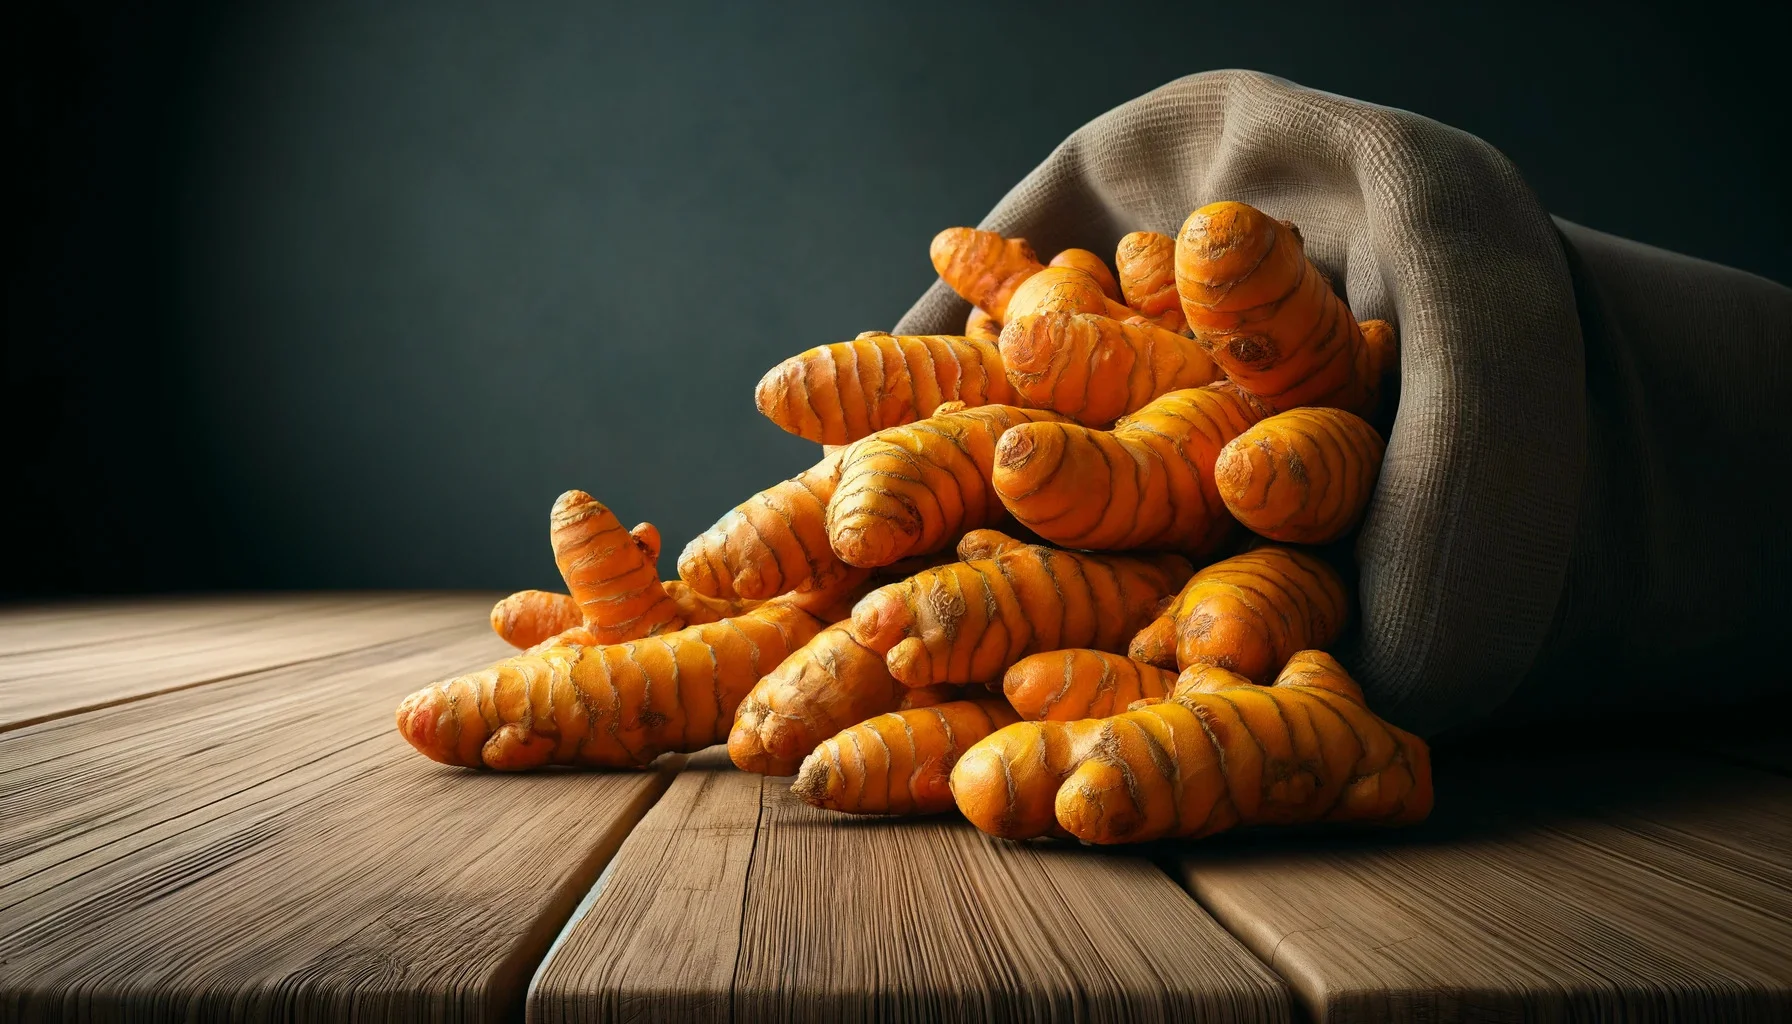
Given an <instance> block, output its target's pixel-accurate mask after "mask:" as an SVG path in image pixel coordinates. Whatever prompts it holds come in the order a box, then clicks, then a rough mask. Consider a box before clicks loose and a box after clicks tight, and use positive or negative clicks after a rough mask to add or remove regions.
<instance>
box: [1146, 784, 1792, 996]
mask: <svg viewBox="0 0 1792 1024" xmlns="http://www.w3.org/2000/svg"><path fill="white" fill-rule="evenodd" d="M1437 794H1438V810H1437V812H1436V813H1435V814H1434V816H1433V819H1432V820H1431V821H1430V822H1428V823H1426V824H1425V825H1422V826H1419V827H1417V828H1414V829H1410V830H1407V831H1405V832H1399V833H1395V832H1388V833H1362V834H1355V835H1350V836H1345V837H1335V836H1334V837H1328V836H1323V835H1313V834H1304V835H1295V834H1289V835H1283V836H1274V835H1268V834H1264V835H1258V836H1255V837H1241V838H1240V839H1236V840H1234V841H1231V842H1226V841H1215V842H1213V843H1210V844H1208V845H1206V846H1203V847H1199V848H1196V849H1194V850H1193V851H1189V852H1185V853H1183V855H1182V856H1181V857H1180V858H1179V859H1178V860H1177V861H1176V863H1177V864H1178V865H1179V868H1180V871H1181V873H1182V874H1183V876H1184V878H1185V879H1186V881H1187V883H1188V885H1189V887H1190V889H1191V891H1193V892H1194V893H1195V894H1196V895H1197V896H1198V897H1199V898H1200V899H1201V902H1202V903H1203V904H1204V905H1205V906H1206V907H1207V908H1208V909H1210V910H1211V911H1212V912H1213V913H1214V915H1215V916H1216V917H1218V918H1219V920H1220V921H1221V922H1223V923H1224V924H1225V925H1226V926H1227V927H1228V928H1229V929H1231V931H1232V932H1233V933H1234V934H1235V935H1237V936H1239V937H1240V938H1241V939H1242V940H1243V941H1244V942H1245V943H1246V944H1247V945H1248V946H1250V947H1251V949H1253V950H1255V951H1256V952H1257V953H1258V955H1259V956H1261V957H1262V958H1263V959H1264V960H1265V961H1266V962H1268V963H1269V964H1270V965H1271V966H1272V967H1274V968H1275V969H1276V970H1277V971H1278V972H1280V973H1281V974H1282V975H1283V976H1284V977H1285V978H1287V979H1288V982H1289V984H1290V985H1291V986H1292V987H1293V988H1294V990H1295V991H1296V993H1297V994H1298V995H1299V996H1300V998H1301V1001H1302V1002H1303V1003H1304V1004H1305V1006H1306V1008H1307V1009H1308V1011H1309V1012H1310V1013H1311V1014H1312V1015H1313V1017H1314V1018H1315V1019H1317V1020H1321V1021H1383V1020H1388V1021H1400V1020H1413V1021H1431V1020H1454V1019H1475V1020H1491V1019H1498V1020H1519V1019H1538V1020H1558V1019H1568V1018H1575V1019H1594V1018H1610V1019H1619V1018H1621V1019H1632V1020H1693V1019H1724V1020H1760V1021H1785V1020H1792V779H1787V778H1785V777H1783V776H1779V775H1774V774H1770V773H1767V772H1762V771H1755V770H1752V769H1748V768H1743V767H1738V766H1735V765H1731V764H1725V763H1722V762H1719V761H1717V760H1715V759H1711V758H1700V757H1691V756H1681V755H1677V754H1673V753H1660V752H1652V753H1635V752H1631V753H1624V752H1610V753H1606V754H1598V753H1589V754H1586V755H1583V756H1574V757H1558V756H1552V755H1549V754H1534V755H1521V756H1509V757H1503V758H1500V757H1491V756H1479V757H1476V758H1475V759H1474V760H1472V761H1470V762H1468V763H1465V764H1459V765H1454V766H1447V767H1446V768H1445V769H1444V770H1442V771H1440V773H1439V777H1438V786H1437Z"/></svg>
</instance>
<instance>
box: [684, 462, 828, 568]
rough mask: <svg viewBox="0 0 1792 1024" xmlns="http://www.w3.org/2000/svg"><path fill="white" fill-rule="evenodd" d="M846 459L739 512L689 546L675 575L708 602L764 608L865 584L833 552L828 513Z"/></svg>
mask: <svg viewBox="0 0 1792 1024" xmlns="http://www.w3.org/2000/svg"><path fill="white" fill-rule="evenodd" d="M843 452H844V449H842V450H841V451H837V452H834V453H833V454H831V455H828V456H826V457H825V458H823V459H822V460H821V461H820V462H818V463H816V464H815V465H814V466H812V467H810V468H809V469H807V470H804V471H803V472H802V473H800V474H798V475H797V476H795V477H794V478H792V479H790V480H786V481H784V482H783V483H781V484H776V485H774V486H772V487H768V488H766V489H765V490H763V491H760V492H759V493H758V494H755V495H753V496H752V497H751V498H748V499H747V500H746V501H743V502H741V503H740V504H739V505H737V506H735V507H734V509H733V510H732V511H730V512H729V513H728V514H727V515H725V516H723V517H722V518H721V519H719V520H717V522H716V524H715V525H714V526H712V527H710V528H709V529H708V530H705V531H704V532H703V533H701V534H698V535H697V537H696V538H694V539H693V540H692V541H691V542H690V543H689V544H687V545H685V549H684V552H683V553H682V554H680V555H679V556H678V575H679V576H680V577H681V578H682V579H683V580H684V581H685V582H686V583H688V584H690V586H691V589H693V590H695V591H696V592H697V593H699V594H702V595H704V596H706V597H719V598H730V597H742V598H751V599H759V600H763V599H765V598H770V597H776V596H777V595H779V594H785V593H789V592H791V591H793V590H805V591H809V590H821V589H826V588H830V587H835V586H838V585H842V584H844V585H847V586H850V585H851V584H852V583H854V582H856V581H857V579H862V578H863V576H862V574H860V573H859V570H856V569H854V568H853V567H852V566H849V565H846V564H845V563H843V562H841V561H840V559H839V558H837V557H836V556H835V555H834V549H833V548H831V547H829V546H828V531H827V507H828V502H829V501H830V500H831V499H832V498H833V497H834V489H835V487H836V486H837V485H838V484H839V482H840V460H841V458H842V457H843Z"/></svg>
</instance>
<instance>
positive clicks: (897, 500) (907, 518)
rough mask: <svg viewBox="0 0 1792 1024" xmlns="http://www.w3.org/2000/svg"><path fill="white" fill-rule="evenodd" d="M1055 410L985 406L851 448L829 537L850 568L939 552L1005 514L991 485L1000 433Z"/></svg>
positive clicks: (832, 507) (884, 433) (1045, 418)
mask: <svg viewBox="0 0 1792 1024" xmlns="http://www.w3.org/2000/svg"><path fill="white" fill-rule="evenodd" d="M1058 419H1060V417H1059V416H1058V415H1057V414H1055V413H1050V412H1045V411H1042V410H1033V409H1021V408H1017V407H1015V406H1011V405H982V406H978V407H976V408H973V409H965V410H963V411H961V412H954V413H948V414H945V415H941V416H933V417H930V418H928V419H925V420H921V421H920V422H918V423H910V424H908V425H906V426H901V427H892V428H890V429H888V430H881V431H878V432H877V433H876V434H875V435H873V436H871V437H868V438H866V439H864V440H863V441H860V442H859V443H857V444H855V445H853V446H852V447H851V448H850V449H848V450H847V453H846V455H845V458H844V461H843V462H842V463H841V466H840V483H839V486H838V487H836V488H835V490H834V495H833V498H832V500H831V501H829V503H828V514H827V530H828V541H829V543H830V544H831V545H832V547H833V551H834V554H835V555H837V556H839V558H840V559H841V561H843V562H845V563H846V564H848V565H857V566H880V565H888V564H890V563H891V562H894V561H896V560H898V559H901V558H906V557H909V556H910V555H918V554H926V553H928V552H931V551H937V550H939V549H940V548H942V547H944V546H945V545H946V544H947V543H949V542H950V540H951V538H952V537H954V536H956V535H957V534H959V533H961V532H963V531H965V530H967V529H977V528H979V527H983V526H988V525H990V524H992V523H995V522H998V521H1000V520H1002V519H1003V518H1005V517H1006V516H1007V512H1006V511H1005V510H1004V509H1003V508H1002V502H1001V499H1000V498H999V497H997V496H996V493H995V491H994V490H993V489H992V488H991V487H990V483H989V476H990V467H991V464H992V463H993V462H994V461H995V451H996V442H997V441H998V440H1000V438H1001V437H1002V432H1003V431H1005V430H1007V429H1009V428H1010V427H1013V426H1015V425H1016V424H1021V423H1039V422H1050V421H1057V420H1058Z"/></svg>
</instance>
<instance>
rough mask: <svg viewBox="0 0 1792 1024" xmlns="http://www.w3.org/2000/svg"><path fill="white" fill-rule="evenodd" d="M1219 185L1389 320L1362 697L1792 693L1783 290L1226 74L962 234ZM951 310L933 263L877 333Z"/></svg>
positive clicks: (1531, 699) (1791, 417) (1104, 215)
mask: <svg viewBox="0 0 1792 1024" xmlns="http://www.w3.org/2000/svg"><path fill="white" fill-rule="evenodd" d="M1614 170H1618V169H1614ZM1219 199H1237V200H1243V201H1245V202H1249V203H1251V204H1253V205H1256V206H1258V207H1261V208H1263V209H1264V210H1267V211H1269V212H1270V213H1272V214H1273V215H1275V216H1277V217H1283V218H1287V219H1290V220H1293V221H1294V222H1296V223H1297V224H1298V225H1299V226H1300V229H1301V233H1302V234H1303V235H1304V236H1305V238H1306V244H1307V252H1308V253H1309V254H1310V255H1311V256H1312V257H1313V258H1314V259H1315V261H1316V262H1317V263H1318V264H1319V265H1320V266H1321V267H1322V268H1323V269H1324V270H1325V271H1326V273H1327V274H1328V275H1329V276H1331V278H1332V280H1333V281H1334V282H1335V283H1336V284H1337V285H1338V286H1339V287H1340V288H1341V289H1342V290H1343V292H1344V295H1345V297H1346V298H1347V300H1348V301H1349V303H1350V306H1351V309H1352V310H1353V311H1354V312H1355V313H1356V315H1357V317H1358V318H1359V319H1367V318H1370V317H1381V318H1385V319H1387V320H1390V321H1392V322H1393V323H1394V324H1395V325H1396V327H1397V329H1398V332H1399V340H1400V346H1401V356H1402V358H1401V365H1400V402H1399V411H1398V414H1397V417H1396V419H1395V422H1394V425H1393V428H1392V432H1391V435H1390V436H1389V439H1388V440H1389V444H1388V451H1387V460H1386V463H1385V464H1384V466H1383V468H1382V472H1381V480H1380V483H1379V485H1378V486H1377V488H1376V492H1375V497H1374V500H1373V502H1372V504H1371V505H1370V508H1369V513H1368V517H1367V519H1366V521H1365V523H1364V526H1363V529H1362V533H1361V536H1360V539H1359V541H1358V561H1359V564H1360V566H1361V580H1360V584H1359V597H1360V600H1361V618H1360V625H1359V628H1360V636H1359V637H1356V638H1354V640H1353V643H1352V644H1351V650H1352V654H1351V659H1350V660H1351V661H1352V662H1353V664H1352V668H1353V669H1354V670H1355V671H1356V672H1357V673H1358V678H1359V679H1360V680H1361V682H1362V683H1363V685H1364V687H1365V689H1366V691H1367V692H1368V695H1369V698H1370V700H1371V702H1372V704H1373V706H1374V707H1376V708H1377V709H1379V710H1381V711H1382V712H1383V713H1384V714H1386V715H1387V716H1388V717H1390V718H1391V719H1393V720H1394V721H1396V722H1399V723H1400V724H1402V725H1405V726H1407V727H1408V728H1412V729H1415V730H1417V731H1419V732H1421V733H1425V734H1430V735H1436V734H1438V733H1440V732H1445V731H1450V730H1456V729H1459V728H1462V727H1467V726H1472V725H1475V724H1477V723H1483V722H1486V721H1487V720H1488V719H1489V717H1490V716H1492V715H1494V713H1495V712H1496V711H1498V710H1501V709H1503V711H1502V714H1510V713H1512V711H1513V709H1515V708H1523V709H1526V710H1527V711H1528V712H1529V713H1532V714H1549V715H1564V714H1569V713H1573V712H1576V711H1586V710H1589V709H1593V708H1595V707H1597V706H1600V705H1602V704H1604V703H1607V702H1610V701H1614V700H1615V701H1619V702H1638V701H1646V700H1652V699H1659V698H1665V697H1669V696H1673V697H1676V698H1682V699H1684V698H1689V697H1696V698H1697V699H1698V700H1700V701H1709V700H1723V699H1729V698H1735V697H1741V696H1743V695H1745V694H1747V693H1748V692H1749V691H1750V690H1751V689H1760V688H1763V687H1781V686H1784V685H1785V681H1786V678H1787V673H1786V671H1785V670H1784V669H1782V668H1781V667H1780V666H1779V665H1778V664H1777V663H1776V662H1775V661H1774V660H1773V659H1772V658H1771V656H1770V655H1769V656H1767V657H1763V656H1762V652H1765V651H1768V650H1769V649H1770V647H1771V646H1772V644H1773V641H1775V640H1777V639H1778V637H1779V636H1780V635H1782V634H1783V633H1784V632H1785V631H1786V629H1787V625H1788V616H1787V614H1786V613H1787V611H1788V606H1789V602H1788V601H1787V598H1786V596H1785V595H1786V589H1785V588H1786V585H1787V582H1788V580H1789V579H1792V556H1789V553H1792V530H1789V529H1788V527H1787V525H1786V523H1785V521H1784V516H1785V515H1786V511H1787V504H1786V501H1785V499H1786V498H1787V497H1788V493H1789V488H1788V484H1787V478H1788V476H1789V475H1792V454H1789V453H1792V374H1789V372H1788V364H1789V362H1792V291H1788V290H1787V289H1786V288H1784V287H1782V286H1780V285H1778V284H1775V283H1773V282H1770V281H1766V280H1763V279H1761V278H1758V277H1755V276H1753V275H1750V274H1746V273H1743V272H1741V271H1737V270H1732V269H1729V268H1726V267H1721V266H1717V265H1715V264H1711V263H1706V262H1703V261H1700V260H1695V259H1691V258H1688V257H1684V256H1678V255H1675V254H1673V253H1669V252H1664V251H1662V250H1659V249H1654V248H1650V247H1649V246H1645V245H1640V244H1637V243H1635V242H1629V241H1625V240H1623V239H1620V238H1614V237H1611V236H1609V235H1604V234H1601V233H1599V232H1597V231H1592V230H1589V229H1587V228H1583V227H1579V226H1577V225H1574V224H1571V223H1568V222H1566V221H1561V220H1555V221H1553V222H1552V220H1551V218H1550V216H1549V215H1548V214H1547V213H1545V212H1544V210H1543V208H1542V207H1541V206H1540V205H1539V204H1538V201H1537V197H1536V196H1535V195H1533V194H1532V193H1531V190H1530V189H1529V187H1527V186H1526V184H1525V182H1524V179H1523V178H1522V177H1520V176H1519V174H1518V171H1517V170H1516V169H1515V168H1514V167H1513V166H1512V164H1511V163H1510V162H1508V161H1507V160H1506V158H1505V157H1504V156H1502V155H1501V154H1500V153H1499V152H1498V151H1497V150H1495V149H1494V148H1493V147H1492V146H1489V145H1488V144H1486V143H1485V142H1482V141H1481V140H1480V139H1477V138H1475V137H1474V136H1471V135H1468V134H1466V133H1463V132H1460V131H1457V130H1455V129H1452V128H1448V127H1445V126H1444V125H1441V124H1438V123H1436V122H1434V121H1430V120H1427V119H1425V118H1423V117H1419V116H1417V115H1414V114H1410V113H1407V112H1405V111H1401V110H1393V109H1389V108H1386V107H1378V106H1374V105H1371V104H1367V103H1360V102H1357V101H1355V100H1350V99H1345V98H1343V97H1340V96H1333V95H1330V94H1328V93H1323V92H1316V91H1314V90H1310V89H1305V88H1302V87H1300V86H1296V85H1293V84H1291V83H1289V82H1285V81H1282V80H1280V79H1276V78H1271V77H1269V76H1266V75H1261V74H1256V73H1252V72H1243V71H1216V72H1210V73H1206V74H1199V75H1192V76H1190V77H1188V78H1184V79H1181V80H1179V81H1176V82H1172V83H1171V84H1169V85H1166V86H1164V87H1163V88H1161V89H1158V90H1156V91H1155V92H1152V93H1150V94H1148V95H1146V96H1143V97H1141V98H1139V99H1137V100H1135V101H1133V102H1131V103H1128V104H1126V105H1125V106H1122V107H1120V108H1118V109H1116V110H1113V111H1110V112H1109V113H1107V114H1105V115H1103V116H1102V117H1100V118H1097V119H1096V120H1095V121H1093V122H1091V123H1090V124H1088V125H1087V126H1085V127H1084V128H1082V129H1081V130H1080V131H1078V132H1077V133H1076V134H1074V135H1072V136H1071V137H1070V138H1069V139H1068V140H1066V141H1065V142H1064V143H1063V144H1062V145H1061V146H1059V147H1058V148H1057V149H1056V150H1055V151H1054V152H1053V153H1052V154H1051V156H1050V157H1049V158H1047V159H1046V161H1045V162H1044V163H1043V164H1041V165H1040V166H1039V167H1038V169H1036V170H1035V171H1033V173H1031V174H1029V175H1028V176H1027V177H1026V179H1025V180H1023V181H1022V182H1021V183H1020V184H1019V185H1017V186H1015V187H1014V189H1013V190H1012V191H1011V192H1009V193H1008V195H1007V196H1006V197H1005V198H1003V200H1002V201H1001V202H1000V203H999V204H997V206H996V208H995V209H994V210H993V211H992V212H991V213H990V214H989V216H988V217H986V218H984V220H983V223H982V226H983V227H985V228H988V229H990V230H993V231H1000V232H1002V233H1004V234H1006V235H1010V236H1015V235H1018V236H1023V237H1025V238H1027V239H1029V240H1031V241H1032V242H1033V244H1034V246H1035V248H1037V249H1038V251H1039V252H1041V253H1042V254H1047V255H1049V254H1051V253H1053V252H1056V251H1057V250H1059V249H1061V248H1065V247H1068V246H1082V247H1085V248H1089V249H1093V250H1095V251H1097V252H1104V253H1111V252H1112V251H1113V248H1114V244H1115V243H1116V242H1117V241H1118V240H1119V238H1120V236H1121V235H1123V234H1125V233H1126V232H1128V231H1135V230H1142V229H1149V230H1154V231H1161V232H1164V233H1166V234H1171V235H1174V234H1175V233H1176V231H1177V229H1178V228H1179V227H1180V226H1181V224H1182V221H1183V219H1184V218H1185V217H1187V215H1188V213H1189V211H1191V210H1193V209H1195V208H1196V207H1198V206H1202V205H1204V204H1206V203H1209V202H1213V201H1215V200H1219ZM1683 200H1695V201H1696V197H1678V196H1663V197H1662V202H1663V207H1664V211H1665V210H1667V209H1670V208H1672V209H1676V210H1677V211H1678V212H1677V213H1676V214H1675V215H1678V216H1684V215H1686V211H1687V210H1689V209H1694V208H1696V207H1693V206H1690V205H1678V206H1677V205H1676V203H1677V202H1680V201H1683ZM1664 215H1665V213H1664ZM967 309H968V307H967V306H966V305H965V304H964V303H963V301H962V300H960V299H958V298H957V297H956V296H954V295H953V294H952V293H951V292H950V291H948V290H947V289H946V288H945V287H944V286H943V285H941V284H937V283H936V284H935V286H934V287H933V289H932V290H930V291H929V292H928V293H927V294H926V295H925V296H923V297H922V299H921V300H920V301H919V302H918V303H916V305H915V306H914V308H913V309H911V310H910V311H909V312H908V314H907V315H906V316H904V317H903V319H902V321H901V323H900V325H899V333H931V332H953V331H957V330H958V329H959V328H960V327H961V325H962V324H963V322H964V317H965V313H966V312H967Z"/></svg>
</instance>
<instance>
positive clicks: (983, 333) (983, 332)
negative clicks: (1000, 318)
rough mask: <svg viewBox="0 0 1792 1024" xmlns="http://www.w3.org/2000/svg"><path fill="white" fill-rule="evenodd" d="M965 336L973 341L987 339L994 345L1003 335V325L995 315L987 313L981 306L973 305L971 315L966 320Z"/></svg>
mask: <svg viewBox="0 0 1792 1024" xmlns="http://www.w3.org/2000/svg"><path fill="white" fill-rule="evenodd" d="M964 336H965V337H967V338H969V339H971V340H972V341H986V342H988V343H990V344H991V345H993V344H995V343H996V342H997V341H998V340H999V339H1000V338H1001V337H1002V325H1001V324H1000V323H999V322H997V320H996V318H995V317H993V316H990V315H989V314H988V313H985V312H984V311H983V308H982V307H981V306H972V307H971V315H970V316H968V317H966V318H965V321H964Z"/></svg>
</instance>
